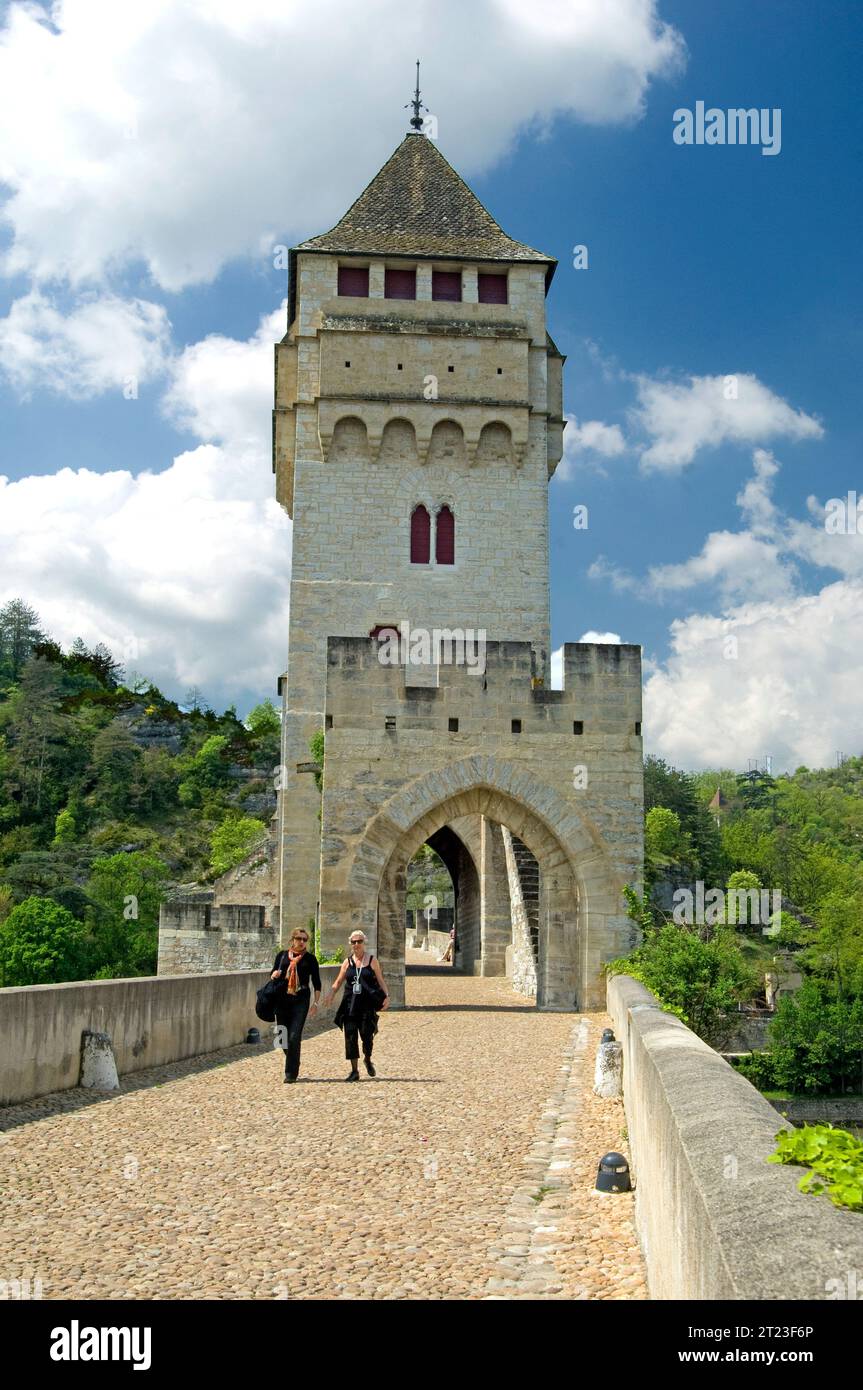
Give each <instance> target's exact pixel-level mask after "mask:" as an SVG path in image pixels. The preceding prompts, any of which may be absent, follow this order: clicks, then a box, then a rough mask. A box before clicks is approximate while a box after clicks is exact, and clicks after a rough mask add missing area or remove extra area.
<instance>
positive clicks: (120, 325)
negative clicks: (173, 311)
mask: <svg viewBox="0 0 863 1390" xmlns="http://www.w3.org/2000/svg"><path fill="white" fill-rule="evenodd" d="M170 336H171V325H170V323H169V322H168V315H167V313H166V312H165V310H164V309H163V308H162V306H161V305H159V304H150V303H148V302H147V301H145V300H142V299H120V298H118V297H117V296H116V295H112V294H102V295H85V296H84V297H82V298H81V299H80V300H79V301H78V303H77V304H76V305H75V307H74V308H73V309H72V310H71V311H67V312H63V311H62V310H60V309H58V308H57V307H56V306H55V304H54V303H53V302H52V301H51V299H50V298H49V297H48V296H47V295H45V294H44V293H42V292H41V291H39V290H33V291H31V292H30V293H29V294H26V295H23V296H22V297H21V298H20V299H16V300H15V301H14V303H13V304H12V306H11V308H10V310H9V313H8V314H7V315H6V317H5V318H3V319H0V370H2V371H3V372H4V374H5V375H6V376H7V378H8V379H9V381H10V383H11V385H12V386H13V387H14V388H15V390H16V391H18V392H19V393H20V394H22V395H28V394H29V393H30V392H31V391H32V390H33V389H34V388H37V387H43V388H47V389H48V390H51V391H54V392H55V393H56V394H58V395H61V396H69V397H71V398H72V399H74V400H85V399H86V398H88V397H90V396H95V395H98V394H100V393H101V392H102V391H108V390H117V391H122V390H125V391H126V392H127V393H129V394H130V398H131V393H133V392H134V393H135V394H137V388H138V386H139V385H140V384H143V383H144V382H146V381H149V380H151V379H152V378H153V377H156V376H159V375H160V374H161V373H162V372H164V371H165V369H166V367H167V365H168V360H169V352H170Z"/></svg>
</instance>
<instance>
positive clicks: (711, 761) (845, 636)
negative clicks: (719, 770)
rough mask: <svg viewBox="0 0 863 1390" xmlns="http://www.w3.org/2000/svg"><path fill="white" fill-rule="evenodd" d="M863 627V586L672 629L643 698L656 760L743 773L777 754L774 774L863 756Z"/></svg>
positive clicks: (840, 586) (696, 619) (851, 583)
mask: <svg viewBox="0 0 863 1390" xmlns="http://www.w3.org/2000/svg"><path fill="white" fill-rule="evenodd" d="M861 628H863V583H861V582H860V581H858V580H840V581H839V582H837V583H835V584H831V585H828V586H827V587H826V588H824V589H822V590H821V592H820V593H818V594H813V595H807V596H804V597H797V598H794V599H792V600H789V601H787V602H783V603H748V604H742V605H740V606H739V607H737V608H735V609H732V610H730V611H729V612H727V613H726V614H725V615H724V616H723V617H710V616H705V615H696V616H693V617H690V618H685V619H682V620H680V621H678V622H675V623H673V624H672V627H671V635H672V654H671V656H670V657H669V659H668V661H667V662H666V663H665V664H664V666H663V667H662V668H660V669H659V670H657V671H655V673H654V674H653V675H651V676H650V678H649V679H648V681H647V683H646V685H645V690H644V721H645V723H644V728H645V735H646V738H647V741H648V746H649V748H650V751H651V752H654V753H658V754H660V755H661V756H663V757H667V758H668V759H669V760H670V761H672V762H674V763H676V764H677V766H679V767H688V768H700V767H728V766H741V767H742V766H745V760H746V759H747V758H750V757H753V758H754V757H763V756H764V755H765V754H767V753H771V754H772V755H773V766H774V770H776V771H782V770H786V769H793V768H795V767H797V766H799V765H801V764H806V765H807V766H810V767H822V766H825V765H827V764H830V763H832V762H833V760H834V756H835V753H836V752H837V751H843V752H846V753H849V754H859V753H860V752H861V751H863V703H861V700H860V689H861V686H863V650H861V647H860V645H859V643H858V642H857V641H856V634H857V633H858V632H860V631H861ZM729 639H733V640H729ZM735 651H736V656H735V655H734V653H735Z"/></svg>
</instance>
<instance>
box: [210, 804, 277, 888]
mask: <svg viewBox="0 0 863 1390" xmlns="http://www.w3.org/2000/svg"><path fill="white" fill-rule="evenodd" d="M266 833H267V827H266V826H265V825H264V823H263V821H259V820H255V819H254V818H253V817H252V816H236V815H233V816H226V817H225V819H224V820H223V821H222V823H221V825H217V826H216V829H215V830H214V831H213V834H212V837H211V839H210V847H211V848H210V874H211V875H212V877H213V878H218V876H219V874H226V873H227V872H228V870H229V869H235V868H236V867H237V865H238V864H241V863H242V861H243V860H244V859H245V857H246V855H247V854H248V853H249V852H250V850H252V849H253V848H254V846H255V844H256V843H257V842H258V841H259V840H262V839H263V838H264V836H265V835H266Z"/></svg>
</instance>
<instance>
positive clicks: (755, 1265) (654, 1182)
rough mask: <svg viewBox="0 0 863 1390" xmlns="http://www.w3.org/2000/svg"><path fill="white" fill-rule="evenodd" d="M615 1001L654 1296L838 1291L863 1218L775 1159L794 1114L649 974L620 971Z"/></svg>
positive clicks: (611, 1003)
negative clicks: (673, 1010)
mask: <svg viewBox="0 0 863 1390" xmlns="http://www.w3.org/2000/svg"><path fill="white" fill-rule="evenodd" d="M608 1012H609V1013H610V1015H611V1017H612V1020H613V1024H614V1030H615V1033H616V1035H617V1038H618V1040H619V1041H620V1042H621V1043H622V1044H623V1056H624V1102H625V1107H626V1120H627V1131H628V1137H629V1146H630V1152H631V1155H632V1163H633V1172H634V1177H635V1182H636V1203H635V1211H636V1225H637V1229H638V1234H639V1238H640V1240H641V1245H642V1249H643V1251H644V1256H645V1260H646V1263H647V1270H648V1280H649V1285H650V1293H651V1297H653V1298H662V1299H705V1300H716V1299H770V1300H778V1299H801V1300H807V1301H808V1300H811V1299H827V1298H830V1297H835V1293H831V1290H834V1289H835V1288H836V1286H837V1285H836V1281H837V1280H844V1279H845V1278H846V1277H847V1273H848V1271H850V1270H855V1269H856V1270H860V1269H863V1219H861V1217H860V1216H859V1215H858V1214H856V1213H854V1212H849V1211H840V1210H838V1209H837V1208H836V1207H834V1206H832V1205H831V1203H830V1202H829V1201H828V1200H827V1199H826V1198H824V1197H813V1196H807V1195H805V1194H803V1193H801V1192H799V1191H798V1187H797V1184H798V1181H799V1179H800V1176H801V1169H800V1168H796V1167H786V1166H783V1165H779V1164H773V1163H768V1162H767V1157H768V1155H769V1154H771V1153H773V1152H774V1150H775V1148H776V1143H775V1137H774V1136H775V1135H776V1133H777V1130H778V1129H779V1128H780V1127H782V1126H783V1125H784V1123H785V1122H784V1121H782V1120H781V1119H780V1117H779V1116H778V1115H777V1113H776V1111H775V1110H774V1109H773V1107H772V1106H771V1105H770V1104H769V1102H768V1101H767V1100H765V1099H764V1097H763V1096H762V1095H760V1094H759V1092H758V1091H756V1089H755V1087H754V1086H751V1085H750V1083H749V1082H748V1081H746V1080H745V1079H744V1078H743V1077H742V1076H740V1075H738V1074H737V1073H736V1072H735V1071H734V1070H733V1068H732V1067H730V1066H729V1065H728V1063H727V1062H725V1061H724V1060H723V1059H722V1058H721V1057H720V1056H719V1055H718V1053H716V1052H714V1051H713V1049H712V1048H710V1047H708V1046H707V1044H706V1043H705V1042H702V1040H701V1039H700V1038H698V1037H696V1035H695V1034H694V1033H693V1032H691V1031H690V1030H689V1029H688V1028H687V1027H686V1026H685V1024H683V1023H681V1022H680V1020H679V1019H677V1018H674V1017H673V1016H672V1015H671V1014H667V1013H664V1012H663V1011H662V1009H661V1008H660V1007H659V1005H658V1003H657V1002H656V1000H655V999H654V997H653V995H652V994H651V993H650V991H649V990H647V989H645V987H644V986H643V985H641V984H639V983H637V981H635V980H632V979H630V978H629V977H628V976H626V975H617V976H615V977H614V978H613V979H611V980H610V981H609V982H608ZM609 1200H613V1199H609Z"/></svg>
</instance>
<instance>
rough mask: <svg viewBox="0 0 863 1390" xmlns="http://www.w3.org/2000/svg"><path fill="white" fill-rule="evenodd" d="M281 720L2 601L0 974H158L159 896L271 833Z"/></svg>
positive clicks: (7, 981)
mask: <svg viewBox="0 0 863 1390" xmlns="http://www.w3.org/2000/svg"><path fill="white" fill-rule="evenodd" d="M279 745H280V720H279V716H278V713H277V712H276V710H275V708H274V707H273V705H272V704H271V703H270V702H269V701H265V702H264V703H263V704H262V705H259V706H258V707H257V708H256V709H255V710H253V711H252V713H251V714H250V715H249V718H248V719H247V720H246V721H245V723H244V722H242V721H241V720H239V719H238V718H237V714H236V711H235V710H234V709H228V710H227V711H226V712H225V713H224V714H221V715H217V714H215V713H214V712H213V711H212V710H209V709H207V708H206V705H205V703H204V701H203V699H202V697H201V695H200V692H198V691H197V690H192V691H190V692H189V695H188V696H187V699H186V700H185V701H184V703H183V706H180V705H178V704H176V703H174V702H173V701H171V700H169V699H167V698H166V697H165V696H164V695H163V694H162V692H161V691H160V690H158V689H157V688H156V687H155V686H153V685H151V684H150V683H149V681H147V680H146V679H143V678H139V677H136V676H134V675H130V676H126V675H125V673H124V672H123V670H122V669H121V667H120V666H119V665H118V663H116V662H115V661H114V660H113V658H112V656H111V653H110V652H109V651H107V649H106V648H104V647H101V646H100V647H97V648H96V649H95V650H93V651H89V650H88V649H87V648H86V646H85V645H84V643H83V642H81V641H76V642H75V643H74V644H73V645H72V647H71V648H70V650H69V651H66V652H64V651H63V650H62V649H61V648H60V646H59V645H58V644H57V643H56V642H54V641H52V640H51V639H50V637H48V636H47V635H46V634H45V633H44V632H43V631H42V630H41V626H40V623H39V619H38V616H37V614H36V613H34V612H33V610H32V609H30V608H28V607H27V605H26V604H24V603H22V602H20V601H15V602H13V603H8V604H6V605H5V607H3V608H2V609H0V984H4V985H15V984H41V983H48V982H51V981H56V980H73V979H89V978H106V977H107V978H111V977H118V976H124V975H139V974H153V973H155V969H156V948H157V929H158V919H159V904H160V902H161V901H162V899H163V897H164V894H165V892H166V890H167V889H168V887H169V886H170V885H171V884H173V883H177V882H183V881H188V880H191V879H206V878H208V877H214V876H216V875H217V874H219V873H222V872H224V871H225V870H226V869H228V868H231V867H232V866H233V865H235V864H237V863H239V862H240V860H241V859H242V858H243V857H244V855H245V854H246V853H248V851H249V849H250V848H251V847H252V845H253V844H254V843H255V842H256V841H257V840H259V839H261V838H262V837H263V836H264V834H265V831H266V823H267V821H268V820H269V817H270V816H271V814H272V812H273V810H274V808H275V794H274V791H273V769H274V767H275V766H276V765H277V764H278V762H279Z"/></svg>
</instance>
